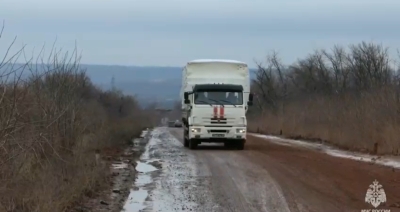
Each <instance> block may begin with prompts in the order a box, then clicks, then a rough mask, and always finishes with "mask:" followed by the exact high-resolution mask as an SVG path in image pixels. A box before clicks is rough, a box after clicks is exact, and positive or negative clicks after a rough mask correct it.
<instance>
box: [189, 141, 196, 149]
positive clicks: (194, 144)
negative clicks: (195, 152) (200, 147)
mask: <svg viewBox="0 0 400 212" xmlns="http://www.w3.org/2000/svg"><path fill="white" fill-rule="evenodd" d="M189 149H197V141H196V140H194V139H190V140H189Z"/></svg>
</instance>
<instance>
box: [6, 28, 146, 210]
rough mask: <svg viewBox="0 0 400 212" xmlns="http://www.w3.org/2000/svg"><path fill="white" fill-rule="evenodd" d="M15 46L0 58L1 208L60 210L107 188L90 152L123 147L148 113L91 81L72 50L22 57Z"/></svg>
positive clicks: (103, 169) (103, 167) (106, 173)
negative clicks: (34, 56) (35, 56)
mask: <svg viewBox="0 0 400 212" xmlns="http://www.w3.org/2000/svg"><path fill="white" fill-rule="evenodd" d="M2 32H3V31H1V33H0V37H1V35H2ZM2 46H4V45H2ZM14 49H15V45H14V43H13V44H11V45H10V47H9V48H8V47H7V48H6V49H5V50H6V55H4V57H0V211H7V212H16V211H18V212H58V211H67V210H69V209H71V207H72V206H74V205H75V204H76V203H79V201H81V200H82V198H83V197H93V196H94V195H96V192H98V191H100V190H102V189H107V188H109V186H110V169H109V166H108V165H109V164H107V163H99V160H98V159H96V158H97V157H96V153H98V155H100V156H102V155H103V153H104V152H108V153H107V154H109V153H110V152H118V151H120V150H122V149H123V148H124V147H125V146H126V145H127V144H128V143H129V142H130V141H131V139H132V138H133V137H136V136H138V135H139V134H140V132H141V130H142V129H143V128H146V127H150V126H151V125H152V123H151V121H150V120H151V119H150V118H149V117H150V116H151V115H152V114H153V113H152V111H151V110H144V109H142V108H141V107H139V104H138V102H137V101H136V99H135V98H134V97H132V96H126V95H124V94H122V93H121V92H119V91H117V90H111V91H103V90H101V89H99V88H97V87H96V86H95V85H94V84H93V83H92V82H91V81H90V79H89V78H88V76H87V75H86V74H85V71H84V70H82V69H81V68H80V66H79V62H80V57H79V55H78V54H77V52H76V50H75V51H74V52H72V53H71V52H63V51H60V50H58V49H56V48H55V47H53V48H52V49H51V53H50V56H48V55H46V57H44V53H43V52H44V51H43V50H44V49H43V50H42V51H41V52H40V53H39V56H38V57H37V58H26V57H25V55H26V54H25V50H24V48H22V49H19V50H14ZM1 51H2V52H4V48H3V49H1ZM22 60H23V61H26V62H25V63H17V61H18V62H20V61H22ZM110 71H112V70H110Z"/></svg>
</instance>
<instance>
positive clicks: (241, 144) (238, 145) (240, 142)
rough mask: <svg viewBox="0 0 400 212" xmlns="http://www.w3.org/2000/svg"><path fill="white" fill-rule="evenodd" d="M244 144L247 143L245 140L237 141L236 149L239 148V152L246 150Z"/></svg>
mask: <svg viewBox="0 0 400 212" xmlns="http://www.w3.org/2000/svg"><path fill="white" fill-rule="evenodd" d="M244 143H245V140H240V141H237V143H236V148H237V149H238V150H244Z"/></svg>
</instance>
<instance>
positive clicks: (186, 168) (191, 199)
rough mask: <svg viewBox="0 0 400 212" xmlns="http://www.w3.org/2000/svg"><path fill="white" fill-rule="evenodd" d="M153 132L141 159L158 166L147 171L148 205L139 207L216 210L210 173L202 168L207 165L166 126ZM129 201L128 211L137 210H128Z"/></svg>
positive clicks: (147, 209)
mask: <svg viewBox="0 0 400 212" xmlns="http://www.w3.org/2000/svg"><path fill="white" fill-rule="evenodd" d="M151 136H152V137H151V138H150V140H149V143H148V145H147V147H146V151H145V153H144V154H143V155H142V157H141V160H142V162H143V163H147V164H152V165H154V166H155V167H157V168H158V170H155V171H152V172H150V173H147V175H148V176H150V177H151V182H149V183H147V184H145V185H143V184H142V185H141V186H142V187H141V188H140V189H143V190H146V191H147V197H146V200H145V203H144V205H145V208H141V210H136V211H208V212H209V211H214V210H213V208H214V206H215V205H214V204H213V201H212V200H213V196H212V193H211V192H210V189H209V187H210V184H211V183H210V180H209V178H210V177H209V176H207V174H206V172H203V171H204V170H203V171H202V170H201V168H202V167H203V168H204V166H203V165H202V164H197V161H196V160H195V158H194V157H193V155H190V154H187V152H186V151H185V149H184V148H183V147H182V145H181V144H180V143H179V142H178V141H177V140H176V139H175V137H173V136H172V135H171V134H170V133H169V132H168V130H167V129H165V128H156V129H154V130H153V131H152V134H151ZM199 168H200V169H199ZM143 174H145V175H146V173H141V175H143ZM141 175H139V176H141ZM126 205H127V207H126V208H127V209H128V210H126V211H127V212H135V211H133V210H129V200H128V202H127V204H126Z"/></svg>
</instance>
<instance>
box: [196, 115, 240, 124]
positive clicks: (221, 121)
mask: <svg viewBox="0 0 400 212" xmlns="http://www.w3.org/2000/svg"><path fill="white" fill-rule="evenodd" d="M202 122H203V124H211V125H226V124H229V125H234V124H235V119H234V118H219V119H218V118H214V117H213V118H203V119H202Z"/></svg>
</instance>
